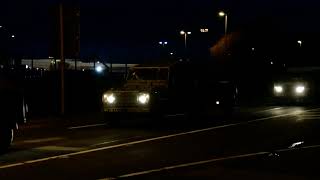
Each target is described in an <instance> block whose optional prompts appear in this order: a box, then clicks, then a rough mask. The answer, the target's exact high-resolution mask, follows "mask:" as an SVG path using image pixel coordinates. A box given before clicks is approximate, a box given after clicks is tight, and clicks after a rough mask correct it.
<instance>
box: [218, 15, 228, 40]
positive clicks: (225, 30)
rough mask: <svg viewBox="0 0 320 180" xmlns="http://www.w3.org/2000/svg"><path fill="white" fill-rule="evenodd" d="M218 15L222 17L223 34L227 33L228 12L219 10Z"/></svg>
mask: <svg viewBox="0 0 320 180" xmlns="http://www.w3.org/2000/svg"><path fill="white" fill-rule="evenodd" d="M219 16H220V17H224V34H225V35H227V33H228V14H227V13H225V12H223V11H220V12H219Z"/></svg>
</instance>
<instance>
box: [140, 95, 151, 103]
mask: <svg viewBox="0 0 320 180" xmlns="http://www.w3.org/2000/svg"><path fill="white" fill-rule="evenodd" d="M149 99H150V95H149V94H148V93H140V94H139V95H138V97H137V100H138V102H139V103H140V104H147V103H148V102H149Z"/></svg>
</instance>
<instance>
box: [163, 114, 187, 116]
mask: <svg viewBox="0 0 320 180" xmlns="http://www.w3.org/2000/svg"><path fill="white" fill-rule="evenodd" d="M176 116H185V114H167V115H165V117H176Z"/></svg>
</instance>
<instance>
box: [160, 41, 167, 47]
mask: <svg viewBox="0 0 320 180" xmlns="http://www.w3.org/2000/svg"><path fill="white" fill-rule="evenodd" d="M159 44H160V45H162V46H163V47H164V46H165V45H168V41H160V42H159Z"/></svg>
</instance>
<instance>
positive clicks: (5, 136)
mask: <svg viewBox="0 0 320 180" xmlns="http://www.w3.org/2000/svg"><path fill="white" fill-rule="evenodd" d="M13 137H14V130H13V129H12V128H2V129H0V152H1V153H2V152H5V151H7V150H8V148H9V147H10V145H11V143H12V141H13Z"/></svg>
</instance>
